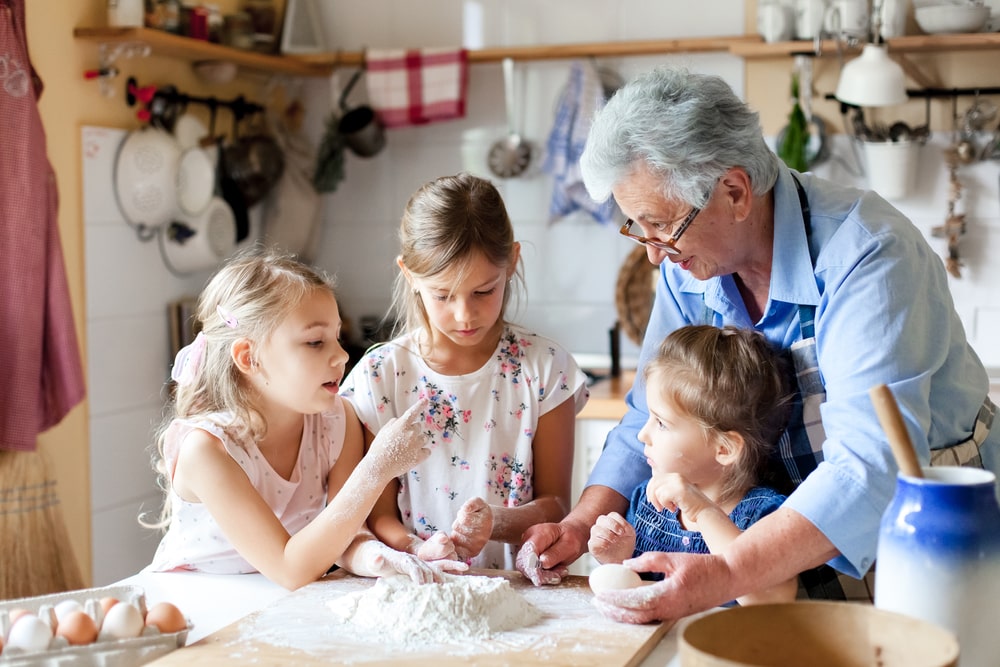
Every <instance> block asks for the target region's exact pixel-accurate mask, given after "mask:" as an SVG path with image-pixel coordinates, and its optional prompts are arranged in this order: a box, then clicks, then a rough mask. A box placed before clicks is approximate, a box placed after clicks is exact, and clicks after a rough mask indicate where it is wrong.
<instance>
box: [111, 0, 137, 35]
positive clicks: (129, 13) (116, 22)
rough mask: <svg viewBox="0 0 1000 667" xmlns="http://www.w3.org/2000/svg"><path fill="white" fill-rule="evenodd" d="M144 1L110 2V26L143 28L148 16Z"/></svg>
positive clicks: (119, 0)
mask: <svg viewBox="0 0 1000 667" xmlns="http://www.w3.org/2000/svg"><path fill="white" fill-rule="evenodd" d="M145 10H146V8H145V3H144V2H143V0H108V25H109V26H113V27H121V28H141V27H142V26H143V23H144V21H145V15H146V11H145Z"/></svg>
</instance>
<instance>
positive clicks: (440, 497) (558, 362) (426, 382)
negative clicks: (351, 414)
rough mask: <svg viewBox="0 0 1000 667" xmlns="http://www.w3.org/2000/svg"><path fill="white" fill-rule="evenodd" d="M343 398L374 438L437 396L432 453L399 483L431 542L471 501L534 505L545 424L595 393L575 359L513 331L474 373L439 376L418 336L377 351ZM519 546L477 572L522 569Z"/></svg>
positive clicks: (487, 559) (404, 505)
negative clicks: (517, 563)
mask: <svg viewBox="0 0 1000 667" xmlns="http://www.w3.org/2000/svg"><path fill="white" fill-rule="evenodd" d="M341 395H342V396H343V397H344V398H346V399H347V400H349V401H350V402H351V403H352V404H353V405H354V407H355V410H356V411H357V413H358V417H359V418H360V419H361V421H362V422H363V423H364V425H365V427H366V428H367V429H368V430H369V431H371V432H372V433H378V431H379V429H380V428H381V427H382V425H383V424H385V423H386V422H387V421H388V420H389V419H391V418H393V417H397V416H399V415H400V414H402V413H403V412H404V411H405V410H406V409H407V408H408V407H409V406H410V405H412V404H413V403H414V402H415V401H417V400H420V399H421V398H423V397H424V396H427V397H428V398H429V399H430V407H429V408H428V409H427V411H426V412H425V413H424V415H423V419H424V422H425V425H426V428H427V431H426V432H427V436H428V438H429V440H430V443H431V445H430V446H431V451H432V453H431V456H430V457H429V458H428V459H427V460H426V461H425V462H423V463H421V464H420V465H419V466H417V467H416V468H414V469H413V470H411V471H410V472H409V474H407V475H405V476H403V477H400V478H399V482H400V492H399V512H400V517H401V518H402V521H403V525H405V526H406V527H407V528H408V529H409V530H412V531H413V532H414V533H416V534H417V535H419V536H420V537H422V538H425V539H426V538H428V537H430V536H431V535H433V534H434V533H435V532H437V531H439V530H442V531H445V532H449V531H450V530H451V524H452V522H453V521H454V520H455V516H456V515H457V514H458V510H459V508H460V507H461V506H462V504H463V503H465V501H466V500H469V499H470V498H474V497H477V496H478V497H481V498H483V499H485V500H486V502H488V503H489V504H491V505H502V506H506V507H517V506H519V505H523V504H524V503H527V502H529V501H530V500H532V499H533V498H534V488H533V486H532V481H533V468H532V461H533V459H532V440H533V438H534V433H535V427H536V426H537V425H538V419H539V418H540V417H541V416H542V415H543V414H545V413H546V412H548V411H549V410H552V409H553V408H556V407H558V406H559V405H561V404H562V403H563V402H564V401H567V400H572V401H573V402H574V405H575V407H576V411H577V412H579V411H580V409H581V408H583V406H584V405H585V404H586V402H587V398H588V397H589V395H590V394H589V392H588V391H587V384H586V376H585V375H584V373H583V371H581V370H580V368H579V366H577V364H576V361H575V360H574V359H573V357H572V355H570V354H569V353H568V352H566V351H565V350H564V349H563V348H562V347H560V346H559V345H557V344H556V343H554V342H553V341H551V340H549V339H548V338H545V337H543V336H538V335H536V334H532V333H528V332H526V331H524V330H522V329H520V328H519V327H515V326H511V325H508V326H507V328H505V329H504V332H503V334H502V335H501V337H500V343H499V345H498V346H497V349H496V353H495V354H494V355H493V357H492V358H491V359H490V361H488V362H487V363H486V364H485V365H484V366H483V367H482V368H480V369H479V370H477V371H475V372H473V373H468V374H465V375H441V374H439V373H437V372H435V371H433V370H431V368H430V367H428V366H427V364H425V363H424V361H423V359H422V358H421V357H420V355H419V354H418V353H417V345H416V342H415V341H414V339H413V337H412V335H410V334H407V335H404V336H401V337H399V338H397V339H395V340H393V341H390V342H389V343H386V344H385V345H382V346H380V347H377V348H375V349H373V350H370V351H369V352H368V353H367V354H366V355H365V356H364V358H362V359H361V360H360V361H359V362H358V364H357V365H356V366H355V367H354V369H353V370H352V371H351V373H350V375H348V377H347V378H346V379H345V380H344V382H343V388H342V389H341ZM571 465H572V463H571V462H567V466H571ZM515 548H516V545H505V544H501V543H498V542H490V543H489V544H487V545H486V548H485V549H483V551H482V553H480V554H479V556H477V557H475V558H473V559H472V563H471V565H472V566H473V567H485V568H498V569H508V570H509V569H513V568H514V556H515V555H516V554H515Z"/></svg>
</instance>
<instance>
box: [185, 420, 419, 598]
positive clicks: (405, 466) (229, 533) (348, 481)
mask: <svg viewBox="0 0 1000 667" xmlns="http://www.w3.org/2000/svg"><path fill="white" fill-rule="evenodd" d="M345 407H346V406H345ZM346 409H347V417H348V420H347V422H348V426H347V433H346V437H345V444H344V451H343V452H342V453H341V457H340V459H338V462H337V465H335V466H334V469H333V470H331V471H330V474H329V481H330V485H331V500H330V502H329V504H328V505H327V507H326V508H325V509H324V510H323V511H322V512H320V513H319V515H318V516H317V517H316V518H315V519H314V520H313V521H312V522H311V523H310V524H309V525H307V526H305V527H304V528H303V529H302V530H300V531H299V532H297V533H296V534H295V535H294V536H290V535H289V534H288V531H287V530H285V527H284V526H283V525H282V524H281V522H280V521H279V520H278V518H277V517H276V516H275V515H274V512H273V511H272V510H271V509H270V508H269V507H268V505H267V503H266V502H265V501H264V499H263V498H262V497H261V496H260V494H259V493H258V492H257V489H255V488H254V486H253V485H252V484H251V482H250V480H249V478H247V476H246V473H245V472H244V471H243V469H242V468H241V467H240V466H239V464H237V463H236V462H235V461H234V460H233V459H232V457H230V456H229V454H228V453H227V452H226V451H225V447H224V446H223V445H222V443H221V442H220V441H219V440H218V439H216V438H215V437H214V436H212V435H210V434H208V433H207V432H205V431H201V430H197V429H196V430H195V431H193V432H192V434H190V435H189V436H188V438H187V439H185V442H184V446H183V447H181V451H180V453H179V456H178V460H177V466H176V469H175V473H174V476H175V479H177V480H178V481H179V482H180V485H179V487H178V489H179V491H182V492H183V493H184V494H185V495H182V497H184V498H185V499H186V500H188V501H190V502H201V503H203V504H204V505H205V507H206V508H207V509H208V511H209V512H210V513H211V514H212V516H213V518H214V519H215V520H216V522H217V523H218V524H219V527H220V529H221V530H222V532H223V534H224V535H225V536H226V538H227V539H228V540H229V541H230V543H231V544H232V545H233V547H234V548H235V549H236V550H237V551H238V552H239V553H240V554H241V555H242V556H243V557H244V558H246V560H247V561H248V562H249V563H250V564H251V565H253V566H254V567H255V568H256V569H257V570H259V571H260V572H261V573H262V574H264V575H265V576H266V577H267V578H269V579H271V580H272V581H275V582H277V583H279V584H281V585H283V586H285V587H286V588H289V589H295V588H298V587H300V586H302V585H304V584H306V583H309V582H311V581H315V580H316V579H317V578H319V577H320V576H322V575H323V573H324V572H326V571H327V569H329V567H330V565H332V564H333V563H334V562H335V561H336V560H337V559H338V558H340V557H341V556H342V555H343V552H344V551H345V550H346V549H347V547H348V546H349V545H350V544H351V542H352V541H353V539H354V537H355V535H356V534H357V532H358V530H359V529H361V527H362V526H363V525H364V521H365V518H366V516H367V515H368V512H369V511H370V510H371V507H372V506H373V505H374V503H375V500H376V499H377V498H378V495H379V493H380V492H381V491H382V489H383V488H384V486H385V484H386V482H387V481H388V480H389V479H391V478H393V477H395V476H396V475H398V474H402V473H403V472H405V471H407V470H409V469H410V468H411V467H413V466H414V465H416V464H417V463H419V462H420V461H422V460H423V459H424V458H426V457H427V456H428V455H429V453H430V452H429V450H427V449H426V448H425V445H426V439H425V437H424V436H423V434H422V428H421V426H420V423H419V420H418V419H414V417H415V414H416V415H418V414H419V405H417V406H414V410H415V411H408V412H407V413H406V414H405V415H404V416H403V417H401V418H400V419H399V420H397V421H396V422H394V423H393V424H392V425H391V426H389V427H386V429H388V430H386V429H383V430H385V431H386V435H385V438H384V439H383V440H382V442H379V443H376V446H375V447H373V449H372V452H370V453H369V456H366V457H364V458H361V451H362V444H361V426H360V423H358V422H357V419H356V418H355V416H354V412H353V410H352V409H350V408H349V407H346Z"/></svg>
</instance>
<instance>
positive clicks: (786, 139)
mask: <svg viewBox="0 0 1000 667" xmlns="http://www.w3.org/2000/svg"><path fill="white" fill-rule="evenodd" d="M808 144H809V121H808V120H806V115H805V113H803V112H802V107H801V106H800V105H799V75H798V73H797V72H794V73H792V111H791V113H789V114H788V125H786V126H785V132H784V135H783V136H782V138H781V142H780V144H779V145H778V157H780V158H781V159H782V161H783V162H784V163H785V164H786V165H788V166H789V167H790V168H791V169H795V170H796V171H806V170H807V169H808V168H809V162H808V160H807V159H806V146H807V145H808Z"/></svg>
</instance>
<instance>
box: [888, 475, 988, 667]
mask: <svg viewBox="0 0 1000 667" xmlns="http://www.w3.org/2000/svg"><path fill="white" fill-rule="evenodd" d="M923 472H924V477H923V478H916V477H908V476H906V475H902V474H900V475H899V476H898V477H897V481H896V493H895V495H894V496H893V499H892V502H891V503H890V504H889V507H888V509H887V510H886V511H885V514H884V515H883V517H882V523H881V527H880V531H879V541H878V553H877V560H876V573H875V606H876V607H880V608H882V609H887V610H889V611H895V612H899V613H903V614H909V615H911V616H915V617H917V618H922V619H924V620H927V621H930V622H932V623H936V624H938V625H940V626H942V627H944V628H947V629H949V630H951V631H952V632H954V633H955V635H956V636H957V637H958V641H959V647H960V650H961V656H960V662H961V665H962V667H979V666H986V665H996V660H997V656H998V655H1000V631H998V630H997V627H998V626H997V620H996V609H997V605H998V604H1000V505H998V504H997V496H996V477H995V476H994V474H993V473H991V472H989V471H986V470H980V469H976V468H958V467H948V466H942V467H934V468H930V467H928V468H924V469H923Z"/></svg>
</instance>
